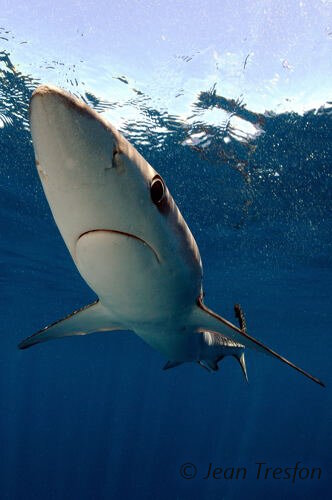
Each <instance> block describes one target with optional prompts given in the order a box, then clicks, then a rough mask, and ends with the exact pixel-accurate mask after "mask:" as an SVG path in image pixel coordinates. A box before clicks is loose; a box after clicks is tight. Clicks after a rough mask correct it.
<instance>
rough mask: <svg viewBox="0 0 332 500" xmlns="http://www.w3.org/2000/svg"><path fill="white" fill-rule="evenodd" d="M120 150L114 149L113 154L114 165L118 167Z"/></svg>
mask: <svg viewBox="0 0 332 500" xmlns="http://www.w3.org/2000/svg"><path fill="white" fill-rule="evenodd" d="M119 154H120V152H119V151H118V150H117V149H114V150H113V156H112V167H113V168H116V167H117V164H116V162H117V159H118V158H119Z"/></svg>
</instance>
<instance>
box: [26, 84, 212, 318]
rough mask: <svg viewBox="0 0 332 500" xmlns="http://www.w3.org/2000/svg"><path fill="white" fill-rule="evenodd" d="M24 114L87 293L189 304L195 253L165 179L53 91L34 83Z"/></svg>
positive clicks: (109, 129) (196, 274) (197, 278)
mask: <svg viewBox="0 0 332 500" xmlns="http://www.w3.org/2000/svg"><path fill="white" fill-rule="evenodd" d="M30 122H31V133H32V138H33V144H34V149H35V156H36V164H37V169H38V172H39V175H40V178H41V181H42V184H43V187H44V190H45V194H46V196H47V199H48V202H49V204H50V207H51V210H52V213H53V216H54V219H55V221H56V223H57V225H58V227H59V230H60V232H61V234H62V236H63V238H64V240H65V242H66V244H67V246H68V249H69V251H70V253H71V255H72V257H73V259H74V261H75V263H76V265H77V267H78V268H79V270H80V272H81V274H82V275H83V277H84V278H85V279H86V281H87V282H88V283H89V284H90V286H91V287H92V288H93V289H94V290H95V291H96V293H97V294H98V295H99V296H100V297H101V298H104V300H108V298H110V300H111V301H113V300H114V299H115V296H117V297H119V296H121V295H126V296H128V294H130V295H131V297H130V300H127V302H128V303H129V302H130V303H131V307H132V308H133V307H134V305H133V302H134V303H135V300H136V302H137V310H139V309H140V310H142V305H143V303H145V304H146V302H147V301H150V304H152V305H153V304H154V306H155V307H159V306H160V304H159V302H158V300H159V301H163V299H167V301H168V303H169V301H170V300H171V301H172V302H174V301H178V303H181V304H182V305H183V304H184V303H188V304H189V303H192V300H193V299H195V298H196V297H197V296H198V294H199V292H200V287H201V274H202V269H201V260H200V256H199V251H198V248H197V245H196V242H195V240H194V238H193V236H192V234H191V232H190V230H189V229H188V227H187V225H186V223H185V221H184V219H183V217H182V216H181V213H180V212H179V210H178V208H177V206H176V204H175V202H174V200H173V198H172V196H171V194H170V193H169V191H168V189H167V186H166V183H165V181H164V179H163V178H162V177H161V176H160V175H159V174H158V173H157V172H156V171H155V170H154V169H153V168H152V167H151V165H149V163H147V162H146V161H145V160H144V158H143V157H142V156H141V155H140V154H139V153H138V152H137V151H136V149H135V148H134V147H133V146H131V145H130V144H129V143H128V141H127V140H126V139H125V138H124V137H123V136H122V135H121V134H120V133H119V132H118V131H117V130H116V129H115V128H114V127H113V126H112V125H111V124H110V123H108V122H107V121H106V120H105V119H104V118H103V117H102V116H101V115H99V114H98V113H96V112H95V111H93V110H92V109H91V108H89V107H88V106H87V105H86V104H85V103H84V102H83V101H80V100H78V99H77V98H75V97H73V96H71V95H69V94H68V93H66V92H64V91H63V90H61V89H58V88H56V87H53V86H45V85H43V86H41V87H38V88H37V89H36V90H35V92H34V94H33V96H32V99H31V106H30ZM162 290H164V294H166V295H169V294H172V297H173V298H172V299H170V297H169V296H167V297H164V298H163V293H160V291H162ZM157 292H158V297H159V299H158V300H157V298H156V294H157ZM184 297H187V299H186V300H184ZM134 299H135V300H134ZM121 303H123V297H122V302H121ZM165 303H166V302H165ZM115 306H116V304H115ZM134 308H135V307H134Z"/></svg>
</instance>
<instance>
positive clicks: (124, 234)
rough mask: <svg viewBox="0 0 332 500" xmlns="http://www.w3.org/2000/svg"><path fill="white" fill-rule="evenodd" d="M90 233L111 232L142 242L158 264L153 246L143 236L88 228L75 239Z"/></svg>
mask: <svg viewBox="0 0 332 500" xmlns="http://www.w3.org/2000/svg"><path fill="white" fill-rule="evenodd" d="M91 233H112V234H118V235H120V236H127V237H128V238H133V239H134V240H137V241H139V242H140V243H143V245H146V246H147V247H148V248H149V249H150V250H151V252H152V253H153V254H154V256H155V258H156V260H157V262H158V263H159V264H160V262H161V261H160V257H159V255H158V253H157V252H156V250H155V249H154V248H153V246H152V245H150V243H148V242H147V241H145V240H143V238H140V237H139V236H136V235H135V234H132V233H126V232H125V231H119V230H117V229H90V230H89V231H84V233H82V234H80V235H79V237H78V238H77V241H79V240H80V239H81V238H82V237H83V236H86V235H87V234H91Z"/></svg>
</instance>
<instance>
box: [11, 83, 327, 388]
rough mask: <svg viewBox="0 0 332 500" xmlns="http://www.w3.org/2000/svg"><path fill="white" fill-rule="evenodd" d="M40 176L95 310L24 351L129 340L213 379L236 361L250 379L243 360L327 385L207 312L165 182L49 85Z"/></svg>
mask: <svg viewBox="0 0 332 500" xmlns="http://www.w3.org/2000/svg"><path fill="white" fill-rule="evenodd" d="M30 127H31V135H32V140H33V146H34V151H35V158H36V167H37V170H38V173H39V177H40V180H41V183H42V186H43V189H44V192H45V196H46V198H47V201H48V203H49V206H50V209H51V212H52V214H53V217H54V220H55V223H56V225H57V227H58V229H59V231H60V233H61V235H62V238H63V240H64V242H65V244H66V246H67V248H68V251H69V252H70V254H71V257H72V259H73V261H74V263H75V265H76V267H77V269H78V271H79V273H80V274H81V276H82V278H83V279H84V280H85V282H86V283H87V284H88V285H89V286H90V287H91V289H92V290H93V291H94V292H95V293H96V295H97V296H98V300H96V301H95V302H94V303H93V304H89V305H87V306H85V307H83V308H82V309H80V310H78V311H74V312H73V313H72V314H70V315H69V316H67V317H66V318H63V319H61V320H59V321H56V322H55V323H53V324H51V325H49V326H47V327H45V328H44V329H43V330H40V331H39V332H37V333H35V334H34V335H31V336H30V337H28V338H27V339H25V340H23V341H22V342H21V343H20V344H19V348H20V349H26V348H28V347H30V346H32V345H35V344H37V343H41V342H45V341H48V340H52V339H55V338H62V337H66V336H72V335H86V334H90V333H95V332H105V331H121V330H130V331H132V332H134V333H135V334H136V335H138V336H139V337H141V338H142V339H143V340H144V341H145V342H146V343H147V344H149V345H150V346H151V347H153V348H154V349H156V350H158V351H159V352H161V353H162V354H163V355H164V356H165V357H166V359H168V360H169V361H168V362H167V363H166V365H165V367H164V369H165V370H167V369H170V368H173V367H175V366H178V365H180V364H182V363H186V362H195V363H198V364H199V365H200V366H202V367H203V368H205V369H207V370H208V371H210V372H215V371H217V370H218V363H219V362H220V361H221V360H222V359H223V358H224V357H225V356H233V357H235V358H236V359H237V360H238V362H239V364H240V366H241V368H242V371H243V374H244V376H245V378H246V379H247V370H246V365H245V358H244V351H245V348H250V349H253V350H255V351H260V352H263V353H265V354H268V355H270V356H272V357H275V358H277V359H279V360H280V361H282V362H283V363H285V364H287V365H289V366H291V367H292V368H294V369H295V370H297V371H298V372H300V373H302V374H303V375H304V376H306V377H308V378H309V379H311V380H313V381H314V382H316V383H318V384H320V385H321V386H324V384H323V382H321V381H320V380H319V379H317V378H316V377H314V376H313V375H310V374H309V373H307V372H305V371H304V370H302V368H299V367H297V366H296V365H294V364H293V363H292V362H290V361H288V360H287V359H285V358H284V357H282V356H280V355H279V354H278V353H276V352H275V351H273V350H272V349H270V348H269V347H267V346H265V345H264V344H263V343H262V342H260V341H259V340H257V339H255V338H254V337H252V336H250V335H249V334H248V332H247V329H246V324H245V320H244V316H243V313H242V311H240V312H239V311H238V313H237V316H238V318H239V320H240V327H237V326H235V325H233V324H232V323H231V322H229V321H227V320H226V319H224V318H222V317H221V316H220V315H218V314H217V313H215V312H214V311H212V310H210V309H209V308H208V307H207V306H206V305H205V304H204V302H203V296H204V294H203V287H202V275H203V270H202V262H201V258H200V254H199V249H198V247H197V244H196V241H195V239H194V237H193V235H192V234H191V232H190V230H189V228H188V226H187V224H186V222H185V220H184V219H183V217H182V215H181V213H180V211H179V209H178V207H177V206H176V203H175V202H174V200H173V198H172V196H171V194H170V192H169V190H168V188H167V186H166V183H165V181H164V180H163V179H162V177H161V176H160V175H159V174H158V172H157V171H156V170H154V168H153V167H152V166H151V165H150V164H149V163H148V162H147V161H146V160H145V159H144V158H143V157H142V156H141V155H140V154H139V153H138V152H137V151H136V149H135V148H134V147H133V146H132V145H131V144H130V143H129V142H128V141H127V140H126V139H125V138H124V137H123V136H122V135H121V134H120V133H119V132H118V131H117V130H116V129H115V128H114V127H113V126H112V125H111V124H110V123H108V122H107V121H106V120H105V119H104V118H103V116H101V115H99V114H98V113H96V112H95V111H94V110H92V109H91V108H89V107H88V106H87V105H86V104H85V103H84V102H82V101H80V100H79V99H77V98H76V97H74V96H72V95H70V94H69V93H67V92H65V91H64V90H62V89H59V88H57V87H54V86H51V85H41V86H40V87H38V88H37V89H36V90H35V91H34V93H33V95H32V97H31V102H30Z"/></svg>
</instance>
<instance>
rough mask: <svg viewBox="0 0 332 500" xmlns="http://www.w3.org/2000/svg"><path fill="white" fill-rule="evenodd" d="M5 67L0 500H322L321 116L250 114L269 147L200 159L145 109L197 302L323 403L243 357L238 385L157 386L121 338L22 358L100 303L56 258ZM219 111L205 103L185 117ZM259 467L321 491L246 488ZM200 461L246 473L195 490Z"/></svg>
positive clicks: (22, 91) (219, 142) (232, 378)
mask: <svg viewBox="0 0 332 500" xmlns="http://www.w3.org/2000/svg"><path fill="white" fill-rule="evenodd" d="M2 59H3V61H4V64H5V65H6V68H7V70H6V75H5V78H4V79H3V81H2V86H1V93H0V98H1V100H0V106H1V107H2V109H5V112H4V111H3V112H2V118H3V122H4V127H3V128H2V129H0V154H1V156H0V196H1V204H0V234H1V238H0V263H1V267H0V283H1V295H0V307H1V318H2V326H1V336H0V340H1V346H0V395H1V397H0V465H1V466H0V497H1V499H2V498H8V499H10V500H13V499H20V500H21V499H25V500H29V499H35V498H38V499H40V498H43V499H46V498H47V499H67V498H68V499H73V498H75V499H80V500H85V499H107V498H136V499H140V498H142V499H148V498H158V499H164V498H165V499H166V498H167V499H168V498H179V499H187V498H188V499H189V498H191V499H196V498H197V499H202V498H209V499H222V498H227V499H240V498H241V499H242V498H243V497H246V498H256V499H258V498H266V497H267V496H268V498H271V499H272V498H273V499H280V498H301V499H312V498H314V497H315V498H328V496H329V491H330V484H329V481H328V475H329V472H330V470H329V466H330V463H329V460H330V451H331V414H330V409H331V392H330V387H331V376H330V366H331V363H330V355H331V332H330V324H331V301H330V300H329V286H330V285H331V237H330V230H331V224H330V220H329V206H330V198H329V191H328V189H329V187H330V186H329V185H328V182H329V175H330V166H331V159H332V155H331V144H332V142H331V140H332V137H331V114H330V113H329V112H328V111H327V110H323V109H321V110H319V111H318V112H308V113H307V114H305V115H304V116H299V115H296V114H283V115H279V116H277V115H268V114H266V115H265V116H260V115H254V114H249V115H248V116H246V118H247V119H248V120H249V121H251V122H254V123H256V122H258V121H259V122H260V124H261V126H262V129H263V130H264V131H265V133H264V134H262V135H261V136H260V137H259V138H258V139H257V140H256V141H255V142H254V146H253V147H249V146H248V147H247V146H245V145H243V144H242V145H241V144H240V143H238V142H237V141H235V140H233V141H231V143H230V144H228V145H227V146H226V145H225V143H224V142H223V138H224V135H225V134H226V133H227V131H226V132H225V130H221V129H220V130H219V129H217V128H211V129H209V130H208V133H209V134H210V135H211V136H212V142H211V145H210V147H209V148H208V149H207V150H203V149H202V148H201V149H200V148H198V149H191V148H189V147H185V146H183V145H182V142H183V140H184V139H185V137H186V134H187V132H188V131H186V130H184V129H183V127H182V126H181V125H180V124H179V123H176V121H174V118H171V117H167V116H165V115H163V116H161V115H159V114H158V112H156V111H154V110H153V109H147V110H146V113H147V116H149V117H151V116H153V117H154V120H155V123H156V124H157V125H158V124H159V125H163V126H166V127H167V128H168V129H169V130H170V134H169V135H168V139H167V141H166V142H165V143H164V145H163V147H162V148H159V149H158V148H154V147H153V144H154V140H157V139H156V135H155V134H153V132H152V131H151V136H148V139H149V141H150V144H151V146H149V147H148V146H145V148H142V147H141V146H138V149H139V150H140V152H142V153H143V154H144V156H145V157H146V158H147V160H148V161H150V163H152V165H153V166H154V167H155V168H156V169H157V170H158V171H159V172H160V173H161V174H162V175H163V176H164V178H165V179H166V181H167V183H168V185H169V188H170V190H171V192H172V193H173V195H174V197H175V199H176V201H177V203H178V205H179V207H180V209H181V211H182V213H183V215H184V217H185V219H186V220H187V222H188V224H189V226H190V227H191V229H192V232H193V234H194V236H195V238H196V240H197V242H198V244H199V247H200V249H201V254H202V259H203V264H204V273H205V275H204V287H205V292H206V303H207V304H208V305H209V306H210V307H211V308H213V309H215V310H216V311H218V312H220V313H221V314H223V315H224V316H225V317H228V318H230V319H233V304H234V303H235V302H240V303H241V305H242V306H243V308H244V311H245V312H246V315H247V323H248V329H249V332H251V334H252V335H254V336H256V337H257V338H259V339H261V340H263V341H264V342H265V343H266V344H267V345H270V346H271V347H273V348H275V349H276V350H277V351H278V352H280V353H281V354H284V355H285V356H287V357H288V358H289V359H291V360H292V361H294V362H295V363H296V364H298V365H299V366H301V367H303V368H304V369H307V370H308V371H310V372H312V373H313V374H315V375H317V376H319V377H320V378H322V379H323V380H324V381H325V382H326V384H327V388H326V389H322V388H321V387H319V386H318V385H316V384H314V383H312V382H310V381H308V380H307V379H305V378H304V377H302V376H301V375H299V374H298V373H296V372H295V371H293V370H291V369H290V368H288V367H286V366H283V365H282V364H281V363H278V362H277V361H276V360H273V359H270V358H268V357H265V356H264V355H260V354H258V353H255V352H252V351H248V352H247V368H248V375H249V385H247V384H246V383H245V381H244V379H243V376H242V373H241V371H240V369H239V366H238V365H237V364H236V363H235V361H234V360H232V359H231V358H230V359H226V360H225V361H223V363H222V364H221V367H220V371H219V372H218V373H217V374H215V375H210V374H208V373H206V372H205V371H204V370H202V369H200V368H199V367H198V366H194V365H185V366H183V367H179V368H177V369H174V370H170V371H167V372H163V371H162V370H161V368H162V366H163V364H164V362H165V360H164V359H163V358H162V357H161V355H159V354H158V353H156V352H154V351H152V350H151V349H150V348H149V347H148V346H147V345H145V344H144V343H143V342H142V341H141V340H140V339H138V338H136V337H135V336H133V335H132V334H129V333H119V334H111V333H109V334H107V333H105V334H96V335H91V336H88V337H85V338H82V337H79V338H69V339H64V340H62V341H56V342H50V343H47V344H45V345H40V346H36V347H34V348H33V349H31V350H28V351H19V350H17V348H16V346H17V343H18V342H19V341H20V340H21V339H22V338H24V337H26V336H28V335H30V334H31V333H33V332H34V331H36V330H38V329H40V328H41V327H42V326H44V325H45V324H48V323H50V322H52V321H53V320H56V319H58V318H61V317H63V316H64V315H65V314H67V313H70V312H71V311H72V310H74V309H77V308H78V307H80V306H83V305H84V304H86V303H88V302H91V301H92V300H94V298H95V297H94V295H93V293H92V292H91V290H90V289H89V288H88V287H87V285H86V284H85V283H84V282H83V281H82V279H81V278H80V276H79V275H78V272H77V271H76V269H75V267H74V264H73V263H72V261H71V259H70V257H69V255H68V253H67V251H66V249H65V246H64V244H63V241H62V239H61V237H60V235H59V233H58V231H57V228H56V226H55V224H54V222H53V220H52V217H51V215H50V212H49V209H48V206H47V202H46V200H45V198H44V195H43V192H42V189H41V186H40V183H39V180H38V176H37V173H36V170H35V167H34V160H33V150H32V144H31V139H30V135H29V132H28V127H27V106H28V100H29V97H30V94H31V91H32V89H33V87H34V86H35V85H36V82H34V81H33V80H32V79H30V78H28V77H24V76H23V75H22V74H17V73H15V72H14V71H13V68H12V67H11V65H10V60H9V58H8V57H7V56H6V55H5V54H2ZM83 97H84V96H83ZM85 98H86V99H87V100H89V99H90V101H89V102H90V103H91V104H93V105H94V106H96V107H97V108H98V105H99V106H101V105H100V103H99V104H98V100H97V99H96V98H94V97H93V96H91V95H90V96H85ZM226 104H227V102H226V101H224V100H222V99H221V98H220V96H218V95H217V94H216V93H215V91H214V90H213V89H212V90H211V91H210V92H207V93H202V94H201V95H200V96H199V98H198V101H197V106H198V107H203V108H204V107H206V108H207V107H223V106H225V105H226ZM101 107H102V106H101ZM0 111H1V109H0ZM234 111H235V112H236V113H238V114H239V115H241V113H243V110H242V111H241V108H240V107H239V108H237V109H235V110H234ZM139 125H142V124H139ZM201 129H202V124H201V125H200V124H199V123H198V124H197V125H196V126H195V127H194V129H193V131H198V132H199V131H200V130H201ZM139 130H141V129H139V128H137V130H136V129H135V124H127V126H126V128H125V129H124V130H123V133H124V134H125V135H126V136H127V137H128V138H129V139H130V140H131V141H132V142H134V143H135V142H136V139H135V137H137V134H139ZM204 130H207V127H205V128H204ZM144 133H145V134H149V132H148V131H145V132H144ZM135 134H136V135H135ZM225 151H226V153H227V158H228V159H227V160H225V155H224V154H222V153H223V152H224V153H225ZM239 164H240V166H241V168H240V170H241V172H239ZM276 173H277V174H278V175H276ZM257 461H264V462H267V463H268V464H269V466H274V467H283V468H285V467H293V466H294V465H295V463H296V462H297V461H300V462H302V463H303V465H304V466H307V467H321V469H322V477H321V479H320V480H312V481H310V480H307V481H301V480H297V481H296V482H295V484H292V483H291V481H286V480H272V479H270V480H266V481H265V480H260V481H257V480H256V479H255V470H256V469H255V462H257ZM184 462H192V463H194V464H195V465H196V467H197V469H198V474H197V477H196V478H195V479H193V480H191V481H189V480H184V479H182V478H181V477H180V475H179V469H180V466H181V464H182V463H184ZM210 462H212V463H213V464H214V465H215V466H220V467H229V466H233V467H240V466H243V467H246V468H247V469H248V475H247V478H246V480H245V481H241V480H239V481H235V480H232V481H226V480H224V479H221V480H219V481H218V480H209V481H208V480H206V481H204V480H203V479H201V477H202V475H205V473H206V471H207V468H208V465H209V463H210Z"/></svg>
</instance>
